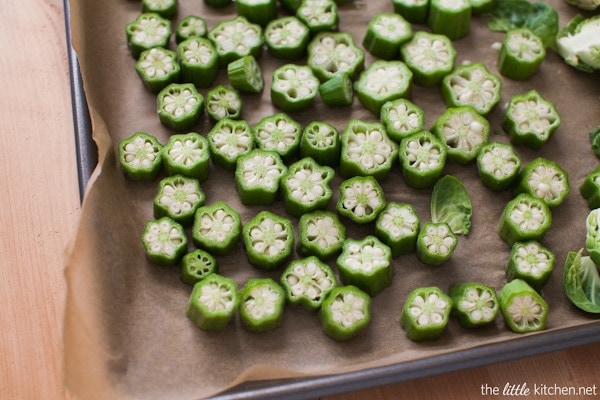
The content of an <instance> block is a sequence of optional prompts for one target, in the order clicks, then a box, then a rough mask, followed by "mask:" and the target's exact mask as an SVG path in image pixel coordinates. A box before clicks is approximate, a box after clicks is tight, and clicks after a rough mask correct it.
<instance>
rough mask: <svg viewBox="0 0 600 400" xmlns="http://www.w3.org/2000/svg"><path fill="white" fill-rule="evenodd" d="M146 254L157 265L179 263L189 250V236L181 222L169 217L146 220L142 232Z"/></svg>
mask: <svg viewBox="0 0 600 400" xmlns="http://www.w3.org/2000/svg"><path fill="white" fill-rule="evenodd" d="M142 244H143V246H144V251H145V252H146V255H147V256H148V258H149V259H150V261H152V262H153V263H154V264H156V265H165V266H171V265H175V264H177V263H179V261H180V260H181V258H182V257H183V255H184V254H185V253H186V251H187V236H186V234H185V231H184V230H183V226H181V224H179V223H177V222H176V221H174V220H173V219H172V218H169V217H162V218H159V219H157V220H152V221H148V222H146V225H145V227H144V232H143V233H142Z"/></svg>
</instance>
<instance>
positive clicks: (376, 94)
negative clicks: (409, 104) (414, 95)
mask: <svg viewBox="0 0 600 400" xmlns="http://www.w3.org/2000/svg"><path fill="white" fill-rule="evenodd" d="M412 76H413V73H412V71H411V70H410V69H409V68H408V67H407V66H406V64H404V63H403V62H402V61H397V60H393V61H386V60H377V61H374V62H373V63H372V64H371V65H369V67H368V68H367V69H366V70H364V71H363V72H362V73H361V74H360V77H359V79H358V81H357V82H356V86H355V90H356V94H357V96H358V100H360V102H361V103H362V105H363V106H365V107H366V108H367V109H368V110H370V111H371V112H372V113H373V114H375V115H376V116H377V117H379V113H380V110H381V106H383V105H384V104H385V103H386V102H387V101H390V100H394V99H397V98H401V97H404V98H406V97H409V96H410V91H411V87H412Z"/></svg>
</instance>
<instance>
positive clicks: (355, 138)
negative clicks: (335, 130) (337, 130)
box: [339, 119, 398, 180]
mask: <svg viewBox="0 0 600 400" xmlns="http://www.w3.org/2000/svg"><path fill="white" fill-rule="evenodd" d="M340 140H341V153H340V168H339V172H340V175H341V176H342V178H350V177H353V176H372V177H374V178H376V179H377V180H384V179H385V178H387V176H388V175H389V173H390V171H391V169H392V166H393V165H394V163H395V162H396V160H397V159H398V145H397V144H396V142H394V141H393V140H392V139H390V138H389V137H388V135H387V133H386V131H385V128H384V126H383V125H382V124H381V123H379V122H367V121H363V120H360V119H352V120H350V121H348V124H347V125H346V128H345V129H344V131H343V132H342V134H341V137H340Z"/></svg>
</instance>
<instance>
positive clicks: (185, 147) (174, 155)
mask: <svg viewBox="0 0 600 400" xmlns="http://www.w3.org/2000/svg"><path fill="white" fill-rule="evenodd" d="M162 157H163V165H164V168H165V171H166V173H167V174H168V175H183V176H189V177H191V178H196V179H198V181H200V182H203V181H204V180H206V178H207V177H208V171H209V161H210V152H209V149H208V140H207V139H206V138H205V137H204V136H202V135H200V134H199V133H196V132H189V133H182V134H175V135H171V136H170V137H169V141H168V142H167V144H166V145H165V147H164V149H163V153H162Z"/></svg>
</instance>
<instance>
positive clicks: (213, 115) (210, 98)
mask: <svg viewBox="0 0 600 400" xmlns="http://www.w3.org/2000/svg"><path fill="white" fill-rule="evenodd" d="M204 102H205V104H206V106H205V108H206V113H207V114H208V116H209V117H210V119H212V120H213V121H219V120H221V119H223V118H229V119H238V118H240V116H241V114H242V99H241V98H240V95H239V93H238V92H237V91H236V90H235V89H232V88H228V87H226V86H223V85H218V86H216V87H214V88H212V89H211V90H209V91H208V92H207V93H206V97H205V98H204Z"/></svg>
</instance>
